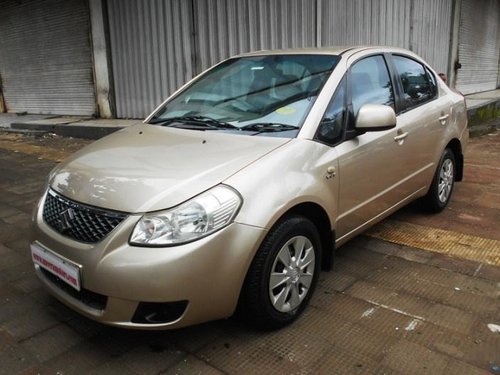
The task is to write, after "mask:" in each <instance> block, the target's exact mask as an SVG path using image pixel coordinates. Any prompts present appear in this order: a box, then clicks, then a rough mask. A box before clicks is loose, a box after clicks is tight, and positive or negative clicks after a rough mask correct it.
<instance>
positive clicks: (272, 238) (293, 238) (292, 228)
mask: <svg viewBox="0 0 500 375" xmlns="http://www.w3.org/2000/svg"><path fill="white" fill-rule="evenodd" d="M304 250H305V251H304ZM297 252H298V254H297ZM297 258H298V259H297ZM320 266H321V241H320V237H319V234H318V230H317V229H316V227H315V226H314V224H313V223H312V222H311V221H310V220H308V219H306V218H304V217H302V216H289V217H287V218H285V219H284V220H282V221H280V222H279V223H278V224H277V225H275V227H273V229H272V230H271V231H270V232H269V234H268V235H267V236H266V238H265V239H264V241H263V242H262V244H261V246H260V248H259V250H258V251H257V253H256V255H255V257H254V259H253V261H252V264H251V266H250V268H249V270H248V273H247V276H246V279H245V283H244V285H243V289H242V293H241V297H240V303H239V306H238V309H239V313H240V315H243V316H244V318H245V319H246V320H247V321H250V322H251V323H253V324H254V325H255V326H256V327H257V328H260V329H277V328H281V327H283V326H285V325H288V324H290V323H291V322H293V321H294V320H295V319H297V317H298V316H299V315H300V314H301V313H302V311H303V310H304V309H305V307H306V306H307V304H308V302H309V300H310V299H311V296H312V294H313V292H314V289H315V287H316V284H317V281H318V275H319V272H320ZM271 282H272V283H273V284H272V285H271Z"/></svg>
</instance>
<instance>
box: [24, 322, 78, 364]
mask: <svg viewBox="0 0 500 375" xmlns="http://www.w3.org/2000/svg"><path fill="white" fill-rule="evenodd" d="M80 341H82V337H81V336H79V335H77V334H76V333H75V332H74V331H72V330H71V329H69V328H68V327H67V326H65V325H64V324H58V325H56V326H54V327H52V328H48V329H46V330H44V331H42V332H39V333H38V334H36V335H34V336H32V337H31V338H29V339H27V340H25V341H24V342H23V343H22V344H21V347H23V348H25V349H27V350H28V351H30V352H31V353H36V354H34V355H35V357H36V358H37V360H39V361H40V362H46V361H47V360H49V359H51V358H53V357H56V356H58V355H59V354H61V353H64V352H66V351H68V350H69V349H71V348H72V347H73V346H75V345H76V344H77V343H79V342H80Z"/></svg>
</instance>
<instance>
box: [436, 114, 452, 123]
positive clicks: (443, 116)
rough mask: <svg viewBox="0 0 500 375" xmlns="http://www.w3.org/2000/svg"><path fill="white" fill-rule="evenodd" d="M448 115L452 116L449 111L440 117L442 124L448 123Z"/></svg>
mask: <svg viewBox="0 0 500 375" xmlns="http://www.w3.org/2000/svg"><path fill="white" fill-rule="evenodd" d="M448 117H450V114H449V113H447V114H446V115H442V116H440V117H438V120H439V121H440V122H441V125H444V124H446V120H448Z"/></svg>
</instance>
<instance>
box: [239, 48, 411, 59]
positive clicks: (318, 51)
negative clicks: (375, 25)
mask: <svg viewBox="0 0 500 375" xmlns="http://www.w3.org/2000/svg"><path fill="white" fill-rule="evenodd" d="M366 50H373V51H374V52H399V53H406V54H412V53H411V52H410V51H408V50H406V49H404V48H398V47H389V46H331V47H308V48H287V49H277V50H260V51H254V52H247V53H242V54H238V55H236V56H233V57H245V56H264V55H343V54H346V53H347V52H349V54H353V53H356V52H360V51H366Z"/></svg>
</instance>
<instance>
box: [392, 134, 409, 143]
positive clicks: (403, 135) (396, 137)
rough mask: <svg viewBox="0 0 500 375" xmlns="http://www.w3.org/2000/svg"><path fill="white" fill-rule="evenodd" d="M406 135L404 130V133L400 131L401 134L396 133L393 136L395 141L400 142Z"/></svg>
mask: <svg viewBox="0 0 500 375" xmlns="http://www.w3.org/2000/svg"><path fill="white" fill-rule="evenodd" d="M406 137H408V132H404V133H401V134H398V135H397V136H395V137H394V140H395V141H396V142H401V141H403V140H404V139H405V138H406Z"/></svg>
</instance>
